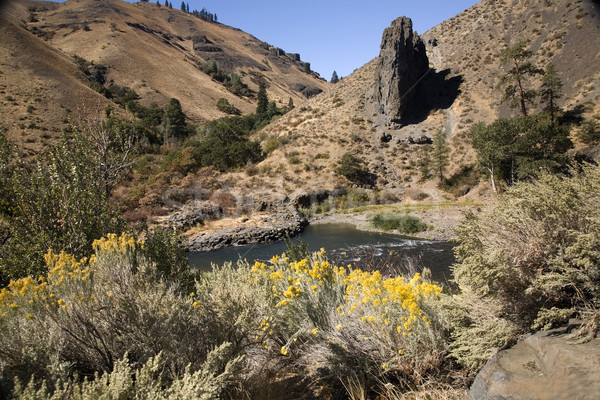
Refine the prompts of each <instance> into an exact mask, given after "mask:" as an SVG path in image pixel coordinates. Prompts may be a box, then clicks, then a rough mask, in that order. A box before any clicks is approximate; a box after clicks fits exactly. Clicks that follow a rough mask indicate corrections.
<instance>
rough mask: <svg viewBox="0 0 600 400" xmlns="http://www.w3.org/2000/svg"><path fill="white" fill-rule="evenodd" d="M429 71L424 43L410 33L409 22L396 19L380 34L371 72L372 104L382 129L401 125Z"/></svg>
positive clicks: (411, 27) (402, 18) (405, 19)
mask: <svg viewBox="0 0 600 400" xmlns="http://www.w3.org/2000/svg"><path fill="white" fill-rule="evenodd" d="M428 71H429V60H428V58H427V54H426V51H425V43H424V42H423V41H422V40H421V38H420V37H419V35H417V33H416V32H413V26H412V21H411V20H410V18H407V17H400V18H398V19H396V20H394V21H392V24H391V26H390V27H389V28H386V29H385V30H384V31H383V38H382V40H381V50H380V52H379V61H378V64H377V67H376V70H375V91H374V101H375V107H376V109H377V112H378V113H380V114H381V117H383V118H380V119H382V121H381V122H382V125H393V124H395V123H400V122H401V121H402V116H403V114H404V113H405V112H406V109H407V106H408V105H409V104H410V102H411V100H412V99H413V97H414V96H415V95H416V94H417V91H416V90H415V87H416V85H417V84H418V83H419V81H420V80H421V79H422V78H423V77H424V76H425V75H426V74H427V72H428Z"/></svg>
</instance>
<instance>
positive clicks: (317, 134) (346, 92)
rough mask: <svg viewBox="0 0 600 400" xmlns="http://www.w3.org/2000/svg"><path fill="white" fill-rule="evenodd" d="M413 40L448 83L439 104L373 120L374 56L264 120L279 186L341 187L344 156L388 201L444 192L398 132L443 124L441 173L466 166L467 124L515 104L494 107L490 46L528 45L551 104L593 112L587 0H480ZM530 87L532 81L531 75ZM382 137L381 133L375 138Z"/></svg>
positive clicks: (598, 69)
mask: <svg viewBox="0 0 600 400" xmlns="http://www.w3.org/2000/svg"><path fill="white" fill-rule="evenodd" d="M422 38H423V39H424V41H425V43H426V47H427V55H428V58H429V62H430V67H431V68H432V69H431V70H430V71H431V72H430V74H429V75H431V76H436V79H438V80H440V79H441V80H442V81H441V82H442V85H451V86H455V89H456V93H455V97H454V98H451V99H443V100H444V101H439V102H438V104H444V103H446V106H445V107H438V108H435V107H432V108H431V109H430V110H427V111H428V112H427V114H426V115H413V121H412V122H411V123H409V124H406V125H405V126H402V127H400V128H398V127H396V128H394V129H392V128H389V129H388V128H386V127H381V126H376V125H375V124H373V123H372V122H373V120H374V118H375V117H376V113H375V111H374V109H373V107H372V104H373V89H374V88H373V86H374V74H375V67H376V63H377V59H375V60H373V61H371V62H369V63H367V64H366V65H365V66H363V67H361V68H359V69H358V70H356V71H355V72H354V73H353V74H351V75H350V76H348V77H346V78H344V79H343V80H342V81H341V82H340V83H339V84H337V85H336V86H335V87H333V88H332V89H331V90H329V91H327V92H325V93H322V94H320V95H318V96H316V97H315V98H312V99H310V100H309V101H308V102H307V103H306V104H305V105H304V107H300V108H297V109H296V110H294V111H293V112H291V113H288V114H287V115H285V116H284V117H282V118H281V119H280V120H279V121H277V122H276V123H274V124H272V125H270V126H268V127H267V128H266V129H265V130H264V133H263V135H274V136H276V137H279V138H280V139H281V140H282V142H283V143H285V144H284V145H283V146H282V147H280V148H279V149H278V150H276V151H275V152H273V153H272V155H271V156H270V157H269V158H268V159H267V160H265V161H264V162H263V163H262V165H261V168H263V169H266V170H270V169H272V168H274V167H276V168H278V170H283V171H284V175H283V176H284V177H285V176H286V172H287V175H289V179H288V181H289V182H291V183H292V184H291V185H287V186H293V187H294V188H298V187H300V188H302V190H305V191H310V190H315V189H317V188H331V189H332V188H335V187H336V186H340V185H344V184H347V182H345V181H344V180H343V179H342V178H339V177H337V176H336V175H335V167H336V162H337V161H338V160H339V159H340V158H341V156H342V155H343V154H344V153H351V154H354V155H357V156H359V157H361V158H362V159H363V160H364V161H365V162H366V163H368V166H369V170H370V171H371V172H372V173H374V174H376V175H377V177H378V178H377V187H378V188H379V189H382V190H383V192H384V193H386V192H389V193H390V196H391V197H394V198H399V199H404V200H406V201H410V200H411V199H423V198H429V199H436V200H439V199H441V198H443V197H444V196H446V197H447V196H448V195H447V194H446V193H444V192H441V191H440V190H438V189H437V188H436V183H435V182H433V181H427V182H422V181H421V179H420V178H421V172H420V165H421V164H423V162H424V159H425V157H426V155H427V154H428V152H429V146H428V145H426V144H425V145H419V144H411V143H409V141H408V138H409V137H413V138H419V137H421V136H427V137H432V135H433V133H434V132H436V131H437V130H438V129H439V128H443V129H445V130H446V132H447V133H448V137H449V143H450V146H451V148H452V153H451V155H450V159H451V163H452V165H451V166H450V167H449V171H448V176H452V175H453V174H455V173H459V172H461V171H462V172H465V171H468V170H469V168H470V167H471V166H473V165H474V164H475V154H474V152H473V150H472V148H471V147H470V145H469V143H468V140H467V139H466V137H465V132H466V131H467V130H468V128H469V127H470V126H471V125H472V124H473V123H476V122H480V121H483V122H490V121H492V120H494V119H495V118H497V117H499V116H509V115H516V110H511V109H510V108H509V107H508V106H506V105H504V104H500V97H501V93H500V91H499V90H496V89H495V86H496V84H497V82H498V77H499V76H500V74H501V73H502V71H501V69H500V66H499V53H500V50H501V49H502V48H504V47H505V46H509V45H514V44H515V43H517V42H518V41H520V40H529V41H530V46H529V48H530V49H531V50H532V51H533V52H534V56H533V58H532V61H533V62H534V64H536V65H537V66H538V67H540V68H544V67H546V66H547V65H548V63H549V62H552V63H554V64H555V66H556V68H557V70H558V74H559V76H560V78H561V80H562V81H563V83H564V87H563V98H562V99H561V101H560V104H559V105H560V106H561V107H563V109H565V110H578V111H577V112H580V113H582V114H583V115H584V116H587V117H590V116H597V117H600V101H599V100H600V84H599V83H600V62H599V61H600V9H599V8H598V6H597V5H596V4H594V2H591V1H581V0H580V1H575V2H571V1H568V0H553V1H545V0H529V1H516V0H503V1H492V0H484V1H482V2H481V3H478V4H477V5H475V6H473V7H472V8H470V9H468V10H466V11H465V12H463V13H461V14H459V15H457V16H455V17H453V18H451V19H450V20H448V21H445V22H443V23H442V24H440V25H438V26H436V27H434V28H433V29H431V30H430V31H428V32H426V33H425V34H423V35H422ZM531 85H532V86H533V87H537V86H539V81H532V82H531ZM433 86H434V88H433V90H432V88H431V87H427V88H425V87H422V86H421V87H417V88H416V90H417V91H419V90H421V91H422V93H419V95H420V96H426V97H430V98H432V99H434V100H432V101H431V103H435V102H436V101H435V96H438V95H443V93H442V94H440V93H436V92H435V85H433ZM440 92H442V90H441V89H440ZM382 134H386V135H391V137H388V139H389V140H388V139H386V141H385V142H384V141H382V140H381V136H382ZM292 152H294V154H295V153H298V155H297V156H296V157H295V158H294V162H295V164H293V165H292V164H290V163H289V154H290V153H292ZM286 154H287V155H288V157H286ZM464 168H466V170H465V169H464ZM255 179H258V178H255ZM475 183H476V182H475ZM471 186H473V185H471ZM468 189H469V188H468V187H465V188H464V189H462V193H465V192H467V191H468ZM458 192H459V194H460V193H461V190H460V189H459V190H458ZM486 193H489V189H488V188H487V186H486V185H485V184H482V185H480V186H479V187H478V188H477V189H476V190H474V191H470V192H469V193H468V195H469V196H475V197H479V196H485V195H486Z"/></svg>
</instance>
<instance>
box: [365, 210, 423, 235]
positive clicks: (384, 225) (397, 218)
mask: <svg viewBox="0 0 600 400" xmlns="http://www.w3.org/2000/svg"><path fill="white" fill-rule="evenodd" d="M369 223H370V224H371V226H372V227H373V228H376V229H382V230H384V231H391V230H397V231H398V232H399V233H404V234H406V235H410V234H413V233H417V232H423V231H426V230H427V229H428V228H429V227H428V225H427V224H426V223H424V222H422V221H421V220H420V219H419V218H417V217H414V216H412V215H406V214H396V213H392V212H386V213H379V214H375V215H373V216H371V217H370V218H369Z"/></svg>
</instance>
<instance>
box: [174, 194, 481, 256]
mask: <svg viewBox="0 0 600 400" xmlns="http://www.w3.org/2000/svg"><path fill="white" fill-rule="evenodd" d="M480 210H481V205H480V204H474V203H450V202H441V203H416V204H403V203H397V204H386V205H368V206H363V207H359V208H354V209H348V210H340V211H336V212H329V213H324V214H316V215H314V216H312V217H311V218H309V219H308V220H306V219H304V218H303V217H301V216H300V215H299V214H298V212H297V211H296V210H295V208H294V207H293V206H292V205H291V204H289V203H288V204H277V205H274V206H271V207H269V208H268V210H261V211H260V212H255V213H249V214H247V215H245V216H240V217H237V218H222V219H220V220H217V221H212V222H207V223H204V224H203V225H202V226H201V227H200V228H192V229H190V230H189V231H187V232H186V234H185V235H184V236H185V237H186V238H187V240H186V250H187V251H188V252H204V251H212V250H217V249H221V248H224V247H231V246H243V245H249V244H264V243H271V242H275V241H279V240H283V239H285V238H286V237H294V236H296V235H298V234H300V233H301V232H302V230H303V229H304V227H305V226H306V225H307V223H308V224H313V225H318V224H350V225H353V226H355V227H356V229H358V230H362V231H369V232H380V233H392V234H401V233H400V232H397V231H389V232H384V231H382V230H380V229H375V228H372V227H371V226H370V224H369V218H370V217H371V216H372V215H374V214H376V213H381V212H394V213H399V214H408V215H412V216H415V217H417V218H419V219H420V220H421V221H423V222H425V223H426V224H427V225H428V226H430V229H428V230H427V231H424V232H419V233H416V234H412V235H411V236H412V237H415V238H420V239H426V240H436V241H449V240H452V239H453V238H454V237H455V233H454V230H455V229H456V227H458V226H459V225H460V223H461V221H462V220H463V218H464V213H465V212H467V211H473V212H479V211H480ZM196 211H197V210H188V211H187V212H186V214H185V215H182V214H179V215H176V217H177V221H179V220H183V221H189V220H192V219H193V218H196V219H197V212H196ZM190 225H191V224H190Z"/></svg>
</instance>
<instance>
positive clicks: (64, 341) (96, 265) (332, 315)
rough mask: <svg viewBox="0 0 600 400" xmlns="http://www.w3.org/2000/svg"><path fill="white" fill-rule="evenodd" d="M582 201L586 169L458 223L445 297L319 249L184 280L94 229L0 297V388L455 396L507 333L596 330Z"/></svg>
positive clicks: (174, 253)
mask: <svg viewBox="0 0 600 400" xmlns="http://www.w3.org/2000/svg"><path fill="white" fill-rule="evenodd" d="M598 199H600V168H598V167H592V166H589V167H584V168H583V169H582V171H575V170H574V171H572V172H571V175H570V177H557V176H551V175H544V176H542V177H541V178H540V179H539V180H538V181H536V182H534V183H527V184H526V183H522V184H518V185H516V186H515V187H514V188H512V189H510V190H509V191H508V192H507V193H506V194H504V195H502V196H501V197H500V198H499V200H498V201H497V202H496V203H495V204H494V205H492V206H491V207H490V209H489V210H488V211H485V212H483V213H482V214H481V215H478V216H475V215H469V216H467V218H466V220H465V222H464V223H463V224H462V226H461V228H460V229H459V231H458V237H459V245H458V247H457V251H456V255H457V259H458V262H457V264H456V265H455V266H454V273H455V278H456V282H457V284H458V286H459V288H460V291H458V292H456V293H449V292H448V291H447V289H445V288H444V287H442V286H439V285H438V284H435V283H434V282H431V281H430V280H429V279H428V274H427V273H426V272H424V273H423V275H419V274H416V275H413V276H407V277H399V276H383V275H382V274H381V273H380V272H378V271H375V272H364V271H361V270H358V269H353V268H352V267H351V266H335V265H331V264H330V263H329V262H328V260H327V256H326V253H325V252H324V251H321V252H319V253H315V254H311V255H308V254H304V252H300V253H302V254H299V252H297V251H295V252H292V253H290V254H289V255H288V256H285V255H283V256H276V257H273V259H271V261H270V262H268V263H256V264H254V265H249V264H248V263H245V262H240V263H239V264H238V265H237V266H235V267H234V266H231V265H224V266H220V267H217V268H215V269H214V271H212V272H209V273H204V274H198V275H196V274H194V273H192V271H191V270H190V269H189V268H188V266H187V265H186V262H185V258H184V257H183V256H182V254H181V253H179V252H178V250H177V248H176V241H175V240H174V239H173V238H170V237H169V236H168V235H166V234H164V233H160V232H159V233H157V236H152V235H151V236H150V237H148V238H147V240H146V242H141V241H139V240H137V239H136V238H135V237H134V236H130V235H127V234H123V235H121V236H116V235H109V236H107V237H105V238H104V239H101V240H98V241H95V242H94V244H93V246H92V247H93V254H91V255H90V257H89V258H84V259H76V258H74V257H72V256H70V255H68V254H66V253H61V254H54V253H52V252H49V253H48V254H47V255H46V257H45V262H46V265H47V270H48V273H47V274H46V275H45V276H43V277H40V278H37V277H32V276H28V277H25V278H22V279H20V280H17V281H12V282H11V283H10V285H9V286H8V287H6V288H5V289H3V290H2V291H1V292H0V329H1V330H2V335H0V359H1V362H2V363H1V365H2V370H1V384H2V386H1V390H2V391H1V392H0V395H1V396H2V397H16V398H38V399H44V398H48V399H49V398H73V399H93V398H98V397H101V396H103V395H106V396H113V397H123V398H133V397H136V398H148V399H150V398H152V399H155V398H205V399H209V398H217V397H218V398H264V399H277V398H283V397H293V398H306V399H309V398H336V397H349V398H353V399H357V398H367V397H376V396H380V397H382V398H390V399H394V398H407V397H403V396H409V397H408V398H441V399H444V398H446V399H450V398H452V399H453V398H462V397H463V396H464V385H465V383H468V382H469V379H470V378H472V377H473V375H474V373H475V372H476V371H477V370H478V369H479V368H480V367H481V366H482V364H483V363H484V362H485V361H486V360H487V359H488V358H489V357H490V356H491V355H492V354H494V352H496V351H497V350H498V349H501V348H503V347H505V346H508V345H510V344H511V343H514V342H515V340H516V338H517V336H518V335H520V334H522V333H524V332H527V331H530V330H534V329H539V328H542V327H551V326H553V325H557V324H561V323H563V322H564V321H565V320H566V319H567V318H569V317H572V316H577V317H580V318H582V319H583V320H584V323H583V325H582V327H581V330H580V332H579V334H580V336H581V337H583V338H585V337H586V335H587V336H589V335H592V334H593V333H594V332H595V331H596V330H597V327H598V323H599V315H600V312H599V311H598V310H599V309H600V292H599V287H600V266H599V262H600V245H599V243H600V214H599V213H600V204H598V202H599V201H600V200H598ZM290 257H291V258H290ZM15 380H16V382H17V384H16V385H15V384H14V382H15ZM52 396H54V397H52ZM427 396H429V397H427Z"/></svg>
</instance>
